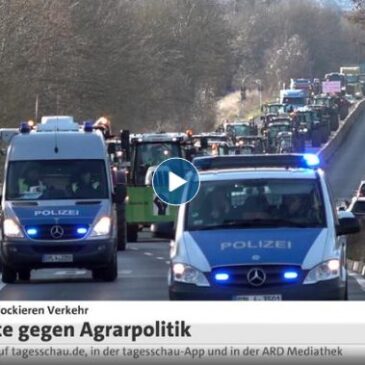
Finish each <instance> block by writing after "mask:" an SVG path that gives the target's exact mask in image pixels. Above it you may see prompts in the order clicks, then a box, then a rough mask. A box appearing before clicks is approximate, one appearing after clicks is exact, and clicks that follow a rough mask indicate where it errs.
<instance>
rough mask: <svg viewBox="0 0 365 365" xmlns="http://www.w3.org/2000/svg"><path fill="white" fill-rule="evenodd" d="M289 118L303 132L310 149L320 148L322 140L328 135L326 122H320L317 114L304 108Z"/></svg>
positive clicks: (313, 110)
mask: <svg viewBox="0 0 365 365" xmlns="http://www.w3.org/2000/svg"><path fill="white" fill-rule="evenodd" d="M291 117H292V118H293V122H294V124H295V125H296V126H297V128H299V129H301V130H302V131H303V132H304V134H305V140H306V141H309V142H310V143H311V145H312V147H320V146H321V143H322V140H323V139H324V138H325V137H326V136H327V135H328V133H329V128H328V123H327V121H321V117H320V114H319V112H317V111H316V110H315V109H311V108H310V107H307V106H305V107H303V108H299V109H297V110H296V111H295V112H293V113H292V114H291Z"/></svg>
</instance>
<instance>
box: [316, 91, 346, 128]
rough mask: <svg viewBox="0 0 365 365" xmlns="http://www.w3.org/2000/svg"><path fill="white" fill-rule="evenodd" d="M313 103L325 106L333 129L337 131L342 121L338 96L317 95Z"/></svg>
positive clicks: (324, 108) (324, 109)
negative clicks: (340, 120)
mask: <svg viewBox="0 0 365 365" xmlns="http://www.w3.org/2000/svg"><path fill="white" fill-rule="evenodd" d="M313 104H314V105H316V106H320V107H322V108H323V109H322V110H323V114H324V116H325V117H328V118H329V119H330V127H331V131H337V129H338V127H339V125H340V123H339V110H338V105H337V103H336V98H335V97H332V96H329V95H317V96H315V97H314V99H313ZM326 114H328V116H326Z"/></svg>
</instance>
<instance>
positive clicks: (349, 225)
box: [336, 211, 360, 236]
mask: <svg viewBox="0 0 365 365" xmlns="http://www.w3.org/2000/svg"><path fill="white" fill-rule="evenodd" d="M338 221H339V225H338V226H337V227H336V234H337V236H344V235H347V234H353V233H358V232H360V224H359V221H358V219H357V218H356V217H355V216H354V215H353V214H352V213H351V212H348V211H339V212H338Z"/></svg>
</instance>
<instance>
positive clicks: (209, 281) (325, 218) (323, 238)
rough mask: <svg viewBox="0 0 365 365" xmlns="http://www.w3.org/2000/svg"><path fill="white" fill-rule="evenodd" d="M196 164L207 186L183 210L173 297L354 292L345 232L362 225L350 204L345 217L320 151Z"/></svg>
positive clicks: (342, 295)
mask: <svg viewBox="0 0 365 365" xmlns="http://www.w3.org/2000/svg"><path fill="white" fill-rule="evenodd" d="M194 164H195V166H196V167H197V168H198V169H199V170H200V178H201V187H200V191H199V193H198V195H197V196H196V198H195V199H194V200H192V201H191V202H190V203H189V204H186V205H182V206H181V207H180V210H179V214H178V219H177V225H176V232H175V234H174V237H173V242H172V248H171V267H170V271H169V278H168V280H169V294H170V298H171V299H175V300H180V299H188V300H193V299H199V300H205V299H216V300H219V299H221V300H245V301H246V300H247V301H249V300H336V299H346V298H347V270H346V240H345V239H344V237H343V235H346V234H350V233H355V232H357V231H358V230H359V225H358V222H357V220H356V219H355V217H354V216H353V215H352V214H349V213H348V212H342V213H341V212H339V213H338V214H339V216H337V212H336V209H335V205H334V202H333V200H332V197H331V195H330V192H329V188H328V183H327V181H326V179H325V175H324V173H323V171H322V170H320V169H319V168H318V164H319V161H318V158H317V156H316V155H309V154H306V155H295V154H289V155H251V156H243V155H242V156H216V157H201V158H196V159H195V160H194ZM341 214H343V215H342V216H341ZM171 238H172V237H171Z"/></svg>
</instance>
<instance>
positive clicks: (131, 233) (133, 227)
mask: <svg viewBox="0 0 365 365" xmlns="http://www.w3.org/2000/svg"><path fill="white" fill-rule="evenodd" d="M127 240H128V242H137V240H138V224H127Z"/></svg>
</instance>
